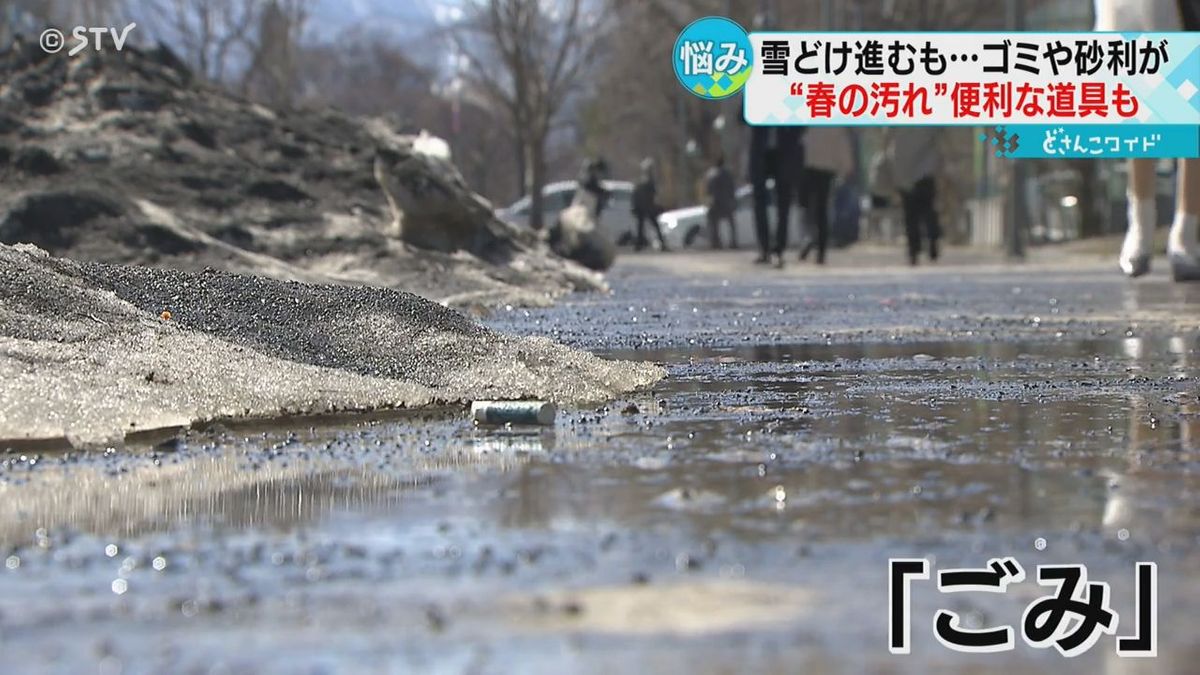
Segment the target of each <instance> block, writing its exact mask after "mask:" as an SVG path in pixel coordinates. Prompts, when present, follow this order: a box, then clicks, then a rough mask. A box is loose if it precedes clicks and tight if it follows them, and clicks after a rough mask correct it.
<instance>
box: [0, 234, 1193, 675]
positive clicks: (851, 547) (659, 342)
mask: <svg viewBox="0 0 1200 675" xmlns="http://www.w3.org/2000/svg"><path fill="white" fill-rule="evenodd" d="M892 262H893V260H892V258H891V257H890V254H888V253H881V252H872V251H870V250H865V251H862V252H857V253H855V254H853V255H852V256H851V255H844V256H840V257H839V256H835V257H834V264H833V265H832V266H831V268H830V269H828V270H821V271H820V272H818V271H816V270H813V269H812V268H801V267H799V266H796V267H794V268H791V269H788V270H785V271H783V272H777V271H774V270H763V269H757V268H752V267H750V266H748V265H745V264H744V259H743V258H742V257H740V256H737V255H736V254H726V255H723V256H705V255H699V256H697V255H689V256H673V257H661V256H646V257H638V258H632V259H629V260H626V261H623V262H622V263H621V264H620V266H619V267H618V269H616V270H615V271H614V272H613V274H612V275H611V280H612V285H613V293H612V294H611V295H607V296H580V297H576V298H572V299H571V301H569V302H568V303H566V304H564V305H562V306H560V307H557V308H553V309H547V310H536V311H535V310H529V311H525V310H521V309H513V310H511V311H505V310H500V311H497V312H495V313H493V314H492V315H490V316H488V317H486V318H485V323H487V324H489V325H490V326H492V327H496V328H499V329H502V330H508V331H512V332H517V333H522V334H539V335H549V336H554V337H557V338H559V339H561V340H563V341H565V342H567V343H569V344H572V345H575V346H580V347H584V348H587V349H591V350H594V351H600V352H603V353H606V354H608V355H612V356H615V357H621V358H642V359H648V360H653V361H657V362H660V363H663V364H664V365H665V366H666V367H667V368H668V370H669V373H670V377H669V378H668V379H667V380H666V381H665V382H663V383H661V384H659V385H657V386H656V387H655V389H654V390H653V391H646V392H639V393H637V394H634V395H631V396H628V397H626V398H625V399H622V400H620V401H615V402H613V403H611V404H609V405H607V406H605V407H603V408H601V409H598V410H569V411H564V412H563V413H562V414H561V415H560V418H559V420H558V422H557V424H556V425H555V426H554V427H553V428H549V429H499V430H487V429H477V428H474V427H472V426H471V425H470V424H469V423H468V422H467V421H466V418H465V415H464V414H463V413H462V412H461V411H449V412H446V413H440V414H422V415H414V416H405V415H389V416H377V417H373V418H365V417H358V418H340V419H325V420H291V421H281V422H280V423H278V424H269V425H231V426H226V427H221V426H218V427H214V428H210V429H204V430H193V431H189V432H187V433H186V434H184V435H182V436H181V437H180V438H178V439H174V440H168V441H166V442H164V443H162V444H159V445H157V446H155V447H141V448H131V449H128V450H125V451H113V452H109V453H91V454H86V455H80V454H75V455H57V454H42V455H37V454H35V453H32V452H27V451H22V450H20V449H18V450H16V451H15V452H12V453H10V454H7V455H4V456H3V461H2V462H0V500H2V501H0V503H3V504H4V511H3V515H2V516H0V557H3V558H4V561H5V567H4V568H3V569H0V662H2V663H3V665H4V668H3V670H4V672H26V671H46V672H78V671H79V670H81V669H85V668H88V667H90V666H93V665H99V666H100V669H101V670H103V671H109V672H138V673H140V672H162V671H173V672H274V671H278V672H297V671H298V672H396V671H406V670H411V671H419V672H448V673H459V672H480V673H490V672H564V671H568V672H574V671H578V672H603V671H618V672H639V671H640V672H646V671H651V670H658V671H694V672H702V673H723V672H801V671H809V672H867V671H871V672H929V671H949V672H957V671H966V672H1016V671H1028V672H1040V671H1044V670H1049V669H1053V670H1055V671H1081V672H1087V671H1090V672H1106V673H1109V672H1112V673H1125V672H1178V673H1185V672H1193V670H1192V667H1193V665H1194V662H1195V660H1196V658H1198V657H1200V640H1197V633H1196V630H1195V628H1194V626H1192V625H1191V623H1192V622H1191V621H1190V620H1188V619H1187V618H1188V617H1194V616H1197V615H1200V575H1198V572H1200V527H1198V526H1200V501H1198V497H1200V449H1198V448H1200V398H1198V393H1200V392H1198V391H1197V388H1196V386H1195V379H1194V378H1195V375H1196V374H1197V367H1198V365H1200V288H1198V287H1189V286H1176V285H1174V284H1171V283H1169V282H1167V281H1166V279H1165V278H1164V277H1163V276H1161V272H1160V273H1158V275H1157V276H1155V275H1152V276H1151V277H1150V278H1148V279H1144V280H1139V281H1137V282H1132V283H1131V282H1128V281H1126V280H1124V279H1121V278H1120V277H1119V276H1118V275H1114V274H1113V273H1112V272H1111V271H1110V269H1109V268H1110V264H1109V261H1102V262H1098V261H1095V260H1091V259H1086V258H1072V259H1070V260H1069V261H1065V262H1063V263H1062V264H1057V261H1050V260H1048V259H1047V258H1046V257H1041V258H1038V259H1035V260H1034V262H1032V263H1030V264H1027V265H1024V266H1015V267H1009V266H1004V265H1001V264H999V263H998V262H997V261H995V260H993V259H991V258H987V257H981V258H976V257H973V256H972V255H971V254H967V253H958V252H953V251H952V252H951V254H950V255H949V256H948V260H947V261H946V262H945V263H943V264H942V265H941V266H939V267H938V268H921V269H918V270H915V271H914V270H910V269H908V268H902V267H895V266H892ZM1050 262H1055V263H1056V264H1050ZM1002 556H1013V557H1015V558H1016V559H1017V560H1018V561H1019V562H1020V564H1021V565H1023V567H1024V568H1025V569H1026V570H1027V571H1028V572H1029V574H1030V575H1031V576H1032V575H1033V574H1034V569H1035V566H1036V565H1038V564H1047V563H1084V564H1087V565H1088V566H1089V574H1090V576H1091V578H1092V579H1093V580H1103V581H1107V582H1109V583H1110V584H1111V593H1112V596H1111V598H1110V606H1111V607H1112V609H1113V610H1115V611H1117V612H1118V613H1119V614H1120V617H1121V618H1120V622H1119V625H1118V630H1117V631H1116V632H1117V633H1118V634H1120V635H1127V634H1131V632H1132V624H1133V620H1132V616H1133V612H1132V606H1133V589H1132V580H1133V570H1134V564H1135V563H1136V562H1137V561H1146V560H1150V561H1155V562H1157V563H1158V569H1159V587H1160V592H1159V615H1160V622H1159V657H1158V658H1157V659H1154V660H1139V661H1133V660H1128V659H1119V658H1117V657H1116V655H1115V652H1114V640H1113V638H1112V637H1110V636H1105V637H1102V638H1101V639H1100V640H1099V642H1098V643H1097V644H1096V646H1095V647H1093V648H1092V649H1091V650H1090V651H1089V652H1088V653H1086V654H1085V655H1082V656H1080V657H1077V658H1075V659H1072V660H1066V659H1064V658H1063V657H1061V656H1060V655H1058V654H1057V653H1056V652H1055V651H1054V650H1053V649H1049V650H1040V649H1034V648H1032V647H1030V646H1028V645H1026V644H1024V643H1023V642H1021V640H1020V639H1018V640H1017V645H1016V648H1015V649H1014V650H1013V651H1008V652H1002V653H998V654H983V655H962V654H955V653H952V652H950V651H949V650H947V649H946V648H944V647H942V646H941V645H940V644H938V643H937V642H936V641H935V640H934V638H933V636H932V630H931V627H932V621H933V616H934V614H935V612H936V611H937V610H938V609H941V608H944V609H950V610H952V611H954V612H956V613H958V614H959V615H960V616H961V617H962V625H963V626H964V627H968V628H970V627H974V628H983V627H991V626H995V625H1000V624H1010V625H1014V626H1018V627H1019V623H1020V618H1021V612H1022V610H1023V609H1024V607H1025V606H1026V605H1028V604H1029V603H1030V602H1032V601H1033V600H1035V599H1036V598H1037V597H1038V596H1040V595H1043V594H1044V593H1046V592H1048V589H1044V588H1041V587H1039V586H1038V585H1037V584H1036V583H1033V581H1032V580H1027V581H1025V582H1023V583H1021V584H1016V585H1014V586H1011V587H1010V588H1009V590H1008V592H1007V593H1005V594H1003V595H999V594H985V593H957V594H941V595H940V594H938V593H937V591H936V589H935V588H933V587H932V586H931V585H929V582H917V585H915V586H914V590H913V600H912V609H911V615H912V620H913V623H914V626H913V630H912V639H913V645H912V653H911V654H909V655H906V656H893V655H890V654H889V653H888V652H887V648H886V642H887V583H886V565H887V559H888V558H889V557H925V558H929V559H931V561H932V564H933V567H934V569H935V570H937V569H948V568H954V567H983V566H984V565H985V564H986V563H987V561H988V559H989V558H993V557H1002ZM1018 629H1019V628H1018Z"/></svg>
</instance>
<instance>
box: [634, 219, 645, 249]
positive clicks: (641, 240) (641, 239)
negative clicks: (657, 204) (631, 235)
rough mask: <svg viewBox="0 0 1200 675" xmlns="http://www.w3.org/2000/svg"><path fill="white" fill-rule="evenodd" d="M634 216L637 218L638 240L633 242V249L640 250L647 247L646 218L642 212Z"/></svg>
mask: <svg viewBox="0 0 1200 675" xmlns="http://www.w3.org/2000/svg"><path fill="white" fill-rule="evenodd" d="M634 217H635V218H636V219H637V241H635V242H633V250H635V251H640V250H642V249H644V248H646V222H645V220H646V219H645V216H643V215H642V214H640V213H638V214H635V215H634Z"/></svg>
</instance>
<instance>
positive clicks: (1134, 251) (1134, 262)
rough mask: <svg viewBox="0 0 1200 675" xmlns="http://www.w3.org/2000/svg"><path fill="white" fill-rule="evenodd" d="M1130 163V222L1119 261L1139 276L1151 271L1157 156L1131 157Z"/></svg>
mask: <svg viewBox="0 0 1200 675" xmlns="http://www.w3.org/2000/svg"><path fill="white" fill-rule="evenodd" d="M1127 166H1128V170H1129V186H1128V188H1127V189H1126V191H1125V195H1126V197H1127V199H1128V200H1129V211H1128V214H1129V224H1128V227H1127V228H1126V230H1125V241H1124V243H1122V244H1121V256H1120V258H1119V262H1120V266H1121V271H1122V272H1124V273H1125V274H1128V275H1129V276H1131V277H1137V276H1141V275H1143V274H1145V273H1146V272H1149V271H1150V256H1151V254H1152V250H1151V249H1152V248H1153V246H1154V227H1155V225H1156V222H1155V220H1156V214H1155V209H1154V198H1155V194H1154V193H1155V189H1154V160H1152V159H1131V160H1129V164H1128V165H1127Z"/></svg>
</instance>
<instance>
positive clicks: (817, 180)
mask: <svg viewBox="0 0 1200 675" xmlns="http://www.w3.org/2000/svg"><path fill="white" fill-rule="evenodd" d="M804 156H805V159H806V164H805V166H804V169H803V171H804V178H803V180H801V181H800V186H801V194H800V204H801V205H803V206H804V229H805V241H804V243H803V244H802V246H801V248H800V259H801V260H805V259H806V258H808V256H809V254H810V253H812V252H813V251H814V250H815V251H816V252H817V257H816V262H817V264H818V265H824V264H825V251H826V249H827V248H828V246H829V221H830V201H831V198H832V196H833V186H834V185H835V184H836V183H837V181H838V180H840V179H844V178H845V177H846V176H848V175H850V173H851V172H853V171H854V146H853V145H852V144H851V142H850V131H849V130H848V129H846V128H844V127H828V126H817V127H812V128H811V129H809V130H808V133H806V134H805V135H804Z"/></svg>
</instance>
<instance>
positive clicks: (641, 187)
mask: <svg viewBox="0 0 1200 675" xmlns="http://www.w3.org/2000/svg"><path fill="white" fill-rule="evenodd" d="M632 204H633V217H634V219H635V220H636V221H637V241H636V242H634V248H635V249H636V250H638V251H641V250H643V249H645V248H646V246H647V245H648V242H647V241H646V221H650V226H651V227H653V228H654V234H656V235H657V236H658V248H659V249H660V250H662V251H665V250H667V242H666V240H664V239H663V233H662V228H661V227H659V226H658V214H659V213H661V212H662V209H661V208H659V206H658V188H657V187H656V186H655V184H654V160H653V159H651V158H649V157H647V158H646V159H643V160H642V163H641V175H640V177H639V178H638V182H637V183H635V184H634V186H633V200H632Z"/></svg>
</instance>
